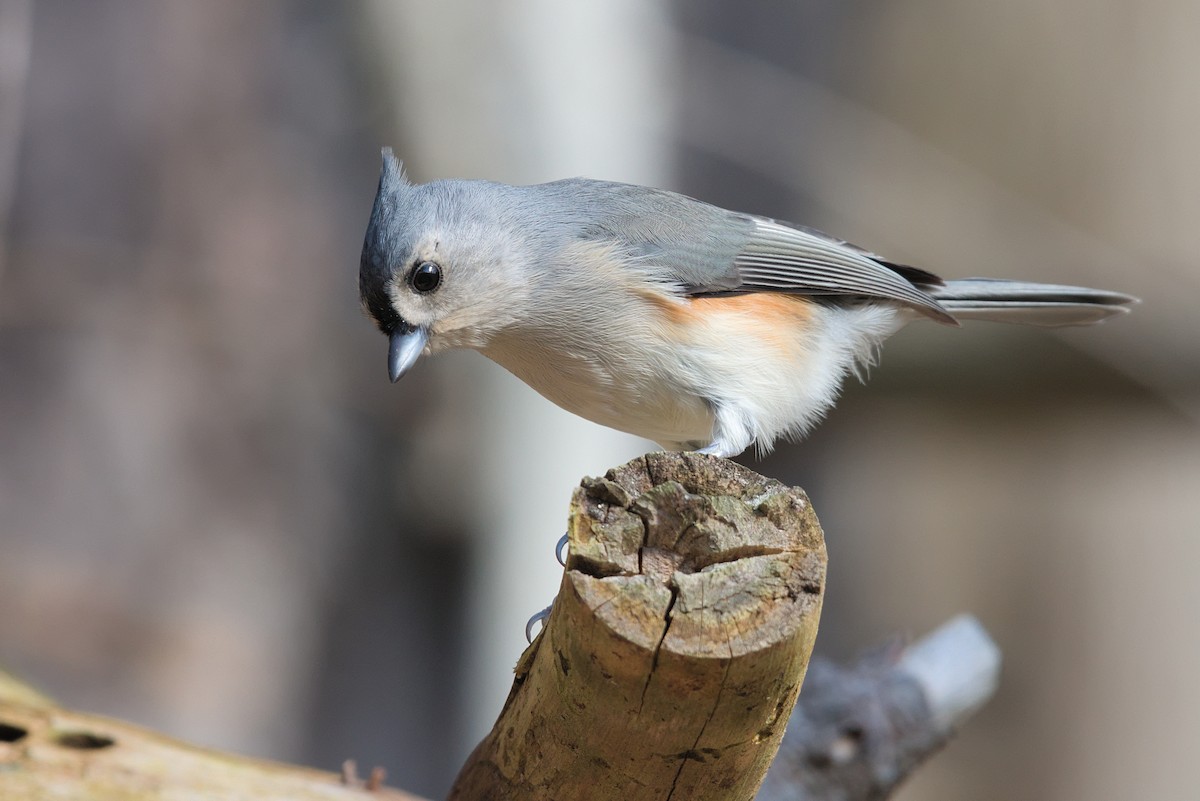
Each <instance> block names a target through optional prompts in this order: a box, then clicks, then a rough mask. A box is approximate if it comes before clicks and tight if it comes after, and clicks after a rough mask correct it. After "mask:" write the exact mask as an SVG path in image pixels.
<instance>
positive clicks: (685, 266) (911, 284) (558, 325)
mask: <svg viewBox="0 0 1200 801" xmlns="http://www.w3.org/2000/svg"><path fill="white" fill-rule="evenodd" d="M359 290H360V292H361V294H362V300H363V304H364V306H365V307H366V310H367V313H368V314H370V316H371V317H372V318H373V319H374V321H375V323H376V324H377V325H378V326H379V328H380V330H382V331H383V333H384V334H386V335H387V336H388V337H389V339H390V342H391V347H390V351H389V354H388V371H389V374H390V376H391V379H392V381H396V380H397V379H399V378H400V377H401V376H402V375H404V374H405V373H406V372H408V370H409V368H411V367H412V366H413V364H414V363H415V362H416V361H417V359H418V358H419V357H420V356H421V354H423V353H436V352H437V351H440V350H445V349H448V348H474V349H475V350H478V351H480V352H481V353H483V354H484V355H485V356H487V357H488V358H490V359H492V360H493V361H495V362H497V363H498V364H500V365H501V366H503V367H504V368H506V369H507V370H509V371H510V372H512V373H513V374H514V375H516V376H517V377H518V378H520V379H522V380H523V381H524V382H525V383H527V384H529V386H531V387H533V388H534V389H535V390H537V391H538V392H540V393H541V394H542V395H544V396H545V397H547V398H549V399H550V400H551V401H553V402H554V403H556V404H558V405H559V406H561V407H563V408H564V409H567V410H568V411H571V412H574V413H575V414H578V415H581V416H582V417H586V418H588V419H589V420H593V421H595V422H597V423H600V424H602V425H606V426H610V427H612V428H616V429H620V430H622V431H628V432H630V433H633V434H637V435H639V436H642V437H646V438H648V439H651V440H654V441H655V442H658V443H659V444H660V445H662V446H663V447H664V448H667V449H671V450H690V449H699V450H701V451H702V452H704V453H710V454H714V455H718V456H735V455H737V454H739V453H741V452H742V451H743V450H745V449H746V448H747V447H748V446H749V445H750V444H751V443H757V446H758V449H759V451H760V452H764V451H767V450H769V449H770V448H771V446H772V443H773V442H774V441H775V439H776V438H778V437H781V436H782V437H792V438H795V437H799V436H801V435H803V434H804V433H805V432H806V431H807V430H808V429H809V428H810V427H811V426H812V425H813V424H814V423H815V422H816V421H817V420H818V419H819V418H820V417H821V415H822V414H824V413H825V412H826V411H827V410H828V409H829V408H830V407H831V406H832V405H833V402H834V400H835V398H836V397H837V393H838V391H839V388H840V386H841V383H842V380H843V379H844V378H845V377H846V375H847V374H848V373H855V374H858V373H860V370H861V369H862V368H863V367H865V366H868V365H870V364H871V363H872V362H873V360H874V357H875V351H876V349H877V348H878V346H879V344H880V343H881V342H882V341H883V340H884V339H885V338H886V337H888V336H889V335H891V334H893V333H895V332H896V331H897V330H898V329H899V328H900V327H901V326H903V325H904V324H905V323H907V322H909V321H911V320H914V319H917V318H919V317H928V318H930V319H932V320H935V321H937V322H940V323H945V324H948V325H958V321H959V320H994V321H997V322H1011V323H1025V324H1029V325H1041V326H1060V325H1087V324H1090V323H1095V322H1099V321H1100V320H1103V319H1105V318H1107V317H1110V316H1112V315H1115V314H1120V313H1123V312H1126V311H1128V308H1129V304H1131V303H1132V302H1134V299H1133V298H1131V297H1129V296H1127V295H1123V294H1119V293H1116V292H1106V291H1104V290H1099V289H1087V288H1083V287H1071V286H1053V285H1049V284H1033V283H1025V282H1021V281H1003V280H991V279H984V278H969V279H965V280H956V281H943V280H942V279H940V278H938V277H937V276H936V275H933V274H931V273H928V272H925V271H924V270H919V269H917V268H915V267H907V266H904V265H901V264H895V263H893V262H889V261H887V260H885V259H883V258H880V257H879V256H876V255H874V254H872V253H870V252H868V251H865V250H862V249H861V248H858V247H855V246H854V245H851V244H849V243H846V242H842V241H840V240H837V239H833V238H830V237H828V236H825V235H824V234H822V233H820V232H818V231H814V230H812V229H809V228H803V227H800V226H795V225H790V224H788V223H783V222H779V221H776V220H771V219H767V218H765V217H756V216H753V215H750V214H739V213H737V212H732V211H726V210H724V209H720V208H717V207H716V206H711V205H709V204H707V203H702V202H700V201H698V200H693V199H691V198H688V197H684V196H683V195H678V194H675V193H673V192H667V191H663V190H659V189H648V188H646V187H641V186H632V185H629V184H618V183H608V182H604V181H592V180H586V179H582V178H575V179H571V180H565V181H555V182H554V183H547V184H538V185H536V186H508V185H506V184H498V183H490V182H487V181H434V182H432V183H428V184H421V185H412V184H410V183H409V182H408V181H407V179H406V178H405V176H404V174H403V171H402V168H401V166H400V163H399V162H398V161H397V160H396V158H395V156H394V155H392V152H391V150H390V149H387V148H385V149H384V151H383V171H382V174H381V177H380V181H379V189H378V194H377V195H376V197H375V207H374V209H373V210H372V212H371V222H370V225H369V226H368V228H367V234H366V240H365V242H364V243H363V252H362V264H361V270H360V273H359Z"/></svg>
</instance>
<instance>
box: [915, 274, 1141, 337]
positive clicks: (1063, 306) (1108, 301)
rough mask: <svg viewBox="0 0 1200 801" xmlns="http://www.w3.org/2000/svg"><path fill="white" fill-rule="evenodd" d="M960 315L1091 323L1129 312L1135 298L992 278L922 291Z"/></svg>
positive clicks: (1012, 320) (1008, 320) (1022, 321)
mask: <svg viewBox="0 0 1200 801" xmlns="http://www.w3.org/2000/svg"><path fill="white" fill-rule="evenodd" d="M927 291H928V292H929V294H930V295H932V296H933V297H934V298H935V299H937V301H938V303H940V304H941V305H942V306H943V307H944V308H945V309H946V311H948V312H950V313H951V314H952V315H954V316H955V317H956V318H958V319H960V320H988V321H991V322H996V323H1020V324H1022V325H1037V326H1046V327H1056V326H1064V325H1092V324H1093V323H1098V322H1100V321H1101V320H1105V319H1107V318H1109V317H1113V316H1115V315H1118V314H1126V313H1128V312H1129V309H1130V306H1132V305H1133V304H1134V303H1137V302H1138V300H1137V298H1134V297H1131V296H1130V295H1125V294H1122V293H1120V292H1109V291H1107V290H1104V289H1090V288H1088V287H1081V286H1059V285H1056V284H1034V283H1029V282H1026V281H1006V280H1003V279H995V278H964V279H961V280H956V281H947V282H946V283H945V284H943V285H942V286H937V287H932V288H930V289H929V290H927Z"/></svg>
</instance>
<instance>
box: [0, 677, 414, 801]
mask: <svg viewBox="0 0 1200 801" xmlns="http://www.w3.org/2000/svg"><path fill="white" fill-rule="evenodd" d="M0 798H2V799H13V800H14V801H16V799H41V798H79V799H87V801H135V799H136V800H137V801H141V799H147V798H153V799H155V800H156V801H205V800H207V799H214V798H219V799H222V801H241V800H242V799H244V800H245V801H318V800H319V801H364V800H365V799H375V800H377V801H421V799H419V798H417V797H416V796H413V795H409V794H407V793H402V792H400V791H398V790H391V789H387V788H378V789H374V790H371V789H368V787H367V786H366V783H360V782H355V781H352V777H349V776H338V775H337V774H333V773H324V772H321V771H317V770H311V769H309V768H300V767H292V766H289V765H281V764H277V763H273V762H267V761H264V760H256V759H249V758H247V757H240V756H234V755H231V754H222V753H219V752H216V751H209V750H207V749H203V748H197V747H195V746H191V745H186V744H184V743H180V742H177V741H175V740H172V739H170V738H168V737H165V736H163V735H161V734H155V733H154V732H151V731H147V730H145V729H142V728H139V727H137V726H133V725H130V724H128V723H121V722H119V721H115V720H109V719H107V718H102V717H98V716H96V715H85V714H82V713H79V712H71V711H69V710H66V709H62V708H60V707H58V706H56V705H55V704H54V703H53V702H51V701H50V700H49V699H47V698H45V697H44V696H41V695H39V694H38V693H36V692H35V691H33V690H32V689H30V688H28V687H26V686H25V685H23V684H21V683H20V682H18V681H16V680H14V679H12V678H10V677H8V676H5V675H4V674H2V673H0Z"/></svg>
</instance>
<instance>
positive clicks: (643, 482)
mask: <svg viewBox="0 0 1200 801" xmlns="http://www.w3.org/2000/svg"><path fill="white" fill-rule="evenodd" d="M569 526H570V528H569V537H570V543H571V551H570V558H569V559H568V562H567V570H566V571H565V573H564V577H563V582H562V585H561V589H560V591H559V595H558V598H557V600H556V601H555V605H554V609H553V612H552V613H551V615H550V618H549V620H548V621H547V624H546V627H545V628H544V629H543V631H542V633H541V634H540V635H539V637H538V638H537V640H535V641H534V643H533V645H532V646H531V647H530V648H529V650H528V651H527V652H526V653H525V655H524V656H523V657H522V659H521V662H520V664H519V665H518V667H517V676H516V681H515V682H514V685H513V689H512V692H511V693H510V695H509V698H508V700H507V702H506V704H505V706H504V709H503V711H502V712H501V714H500V718H499V720H498V721H497V722H496V725H495V726H494V727H493V729H492V731H491V733H490V734H489V735H488V736H487V737H486V738H485V739H484V740H483V742H482V743H480V745H479V746H478V747H477V748H476V750H475V752H474V753H473V754H472V755H471V757H470V758H469V759H468V761H467V764H466V765H465V766H464V768H463V770H462V772H461V774H460V775H459V778H458V780H457V782H456V783H455V786H454V788H453V790H452V791H451V794H450V798H451V799H452V801H474V800H475V799H506V798H512V799H517V798H520V799H553V801H573V799H591V800H592V801H602V799H621V800H622V801H637V800H638V799H670V798H677V799H679V798H688V799H706V798H713V799H715V798H720V799H723V800H724V799H751V798H753V797H754V795H755V792H756V791H757V789H758V786H759V784H760V782H761V781H762V777H763V775H764V773H765V772H766V769H767V767H768V766H769V764H770V762H771V759H772V758H773V757H774V755H775V752H776V750H777V748H778V747H779V741H780V738H781V737H782V736H783V730H784V726H785V724H786V722H787V720H788V717H789V715H790V714H791V710H792V707H793V705H794V704H795V701H796V696H797V693H798V692H799V689H800V684H801V682H802V680H803V678H804V672H805V669H806V668H807V665H808V659H809V655H810V653H811V649H812V644H813V640H814V638H815V636H816V631H817V621H818V617H819V615H820V610H821V598H822V590H823V588H824V581H825V546H824V541H823V539H822V534H821V529H820V526H819V524H818V523H817V519H816V516H815V514H814V513H813V511H812V508H811V506H810V505H809V502H808V499H807V497H806V496H805V495H804V493H803V492H802V491H800V490H797V489H789V488H788V487H785V486H784V485H783V484H780V483H779V482H777V481H773V480H770V479H766V478H764V477H762V476H760V475H758V474H756V473H753V472H751V471H749V470H747V469H745V468H743V467H741V466H739V465H737V464H735V463H733V462H729V461H726V460H723V459H715V458H711V457H706V456H701V455H696V454H669V453H652V454H648V455H646V456H645V457H642V458H639V459H635V460H634V461H632V462H629V463H628V464H626V465H624V466H622V467H619V468H616V469H615V470H611V471H609V473H608V474H607V476H606V477H605V478H602V479H586V480H584V482H583V484H582V486H581V487H580V488H579V489H577V490H576V492H575V495H574V497H573V499H572V503H571V510H570V522H569Z"/></svg>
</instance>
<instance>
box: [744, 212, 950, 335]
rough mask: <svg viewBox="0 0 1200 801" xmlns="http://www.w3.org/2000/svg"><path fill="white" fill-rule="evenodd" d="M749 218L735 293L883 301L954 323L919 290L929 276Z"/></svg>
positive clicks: (932, 280)
mask: <svg viewBox="0 0 1200 801" xmlns="http://www.w3.org/2000/svg"><path fill="white" fill-rule="evenodd" d="M751 220H752V221H753V224H754V227H753V230H752V232H751V234H750V238H749V239H748V241H747V242H746V243H745V245H743V246H742V249H741V251H740V252H739V253H738V254H737V255H736V256H735V257H734V266H735V267H736V270H737V275H738V277H739V279H740V285H739V286H738V289H737V291H751V292H753V291H760V292H762V291H765V292H786V293H792V294H802V295H843V296H851V297H866V298H884V299H887V300H894V301H896V302H898V303H902V304H904V305H906V306H911V307H912V308H914V309H916V310H917V311H919V312H921V313H922V314H925V315H928V316H929V317H932V318H934V319H935V320H939V321H942V322H946V323H950V324H956V321H955V319H954V317H953V316H951V314H950V313H949V312H948V311H947V310H946V309H945V308H943V306H942V305H941V304H940V303H938V301H937V300H936V299H934V298H933V297H932V296H931V295H930V294H929V293H928V292H926V291H925V289H924V287H934V286H938V285H940V284H941V283H942V281H941V279H939V278H938V277H937V276H935V275H933V274H932V273H927V272H925V271H924V270H918V269H916V268H913V267H906V266H904V265H899V264H893V263H891V262H887V261H884V260H883V259H880V258H879V257H878V256H875V255H874V254H872V253H869V252H867V251H865V250H863V249H861V248H858V247H855V246H854V245H850V244H849V243H847V242H842V241H839V240H837V239H833V238H831V237H828V236H826V235H825V234H822V233H820V232H819V231H814V230H812V229H808V228H799V227H795V226H791V225H786V224H784V223H780V222H777V221H775V220H768V219H766V218H762V217H752V218H751Z"/></svg>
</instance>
